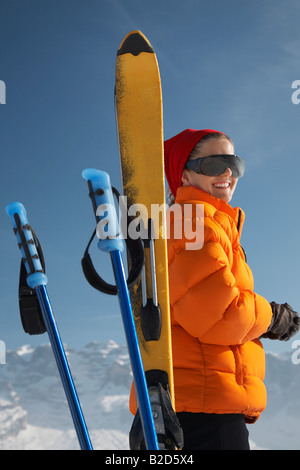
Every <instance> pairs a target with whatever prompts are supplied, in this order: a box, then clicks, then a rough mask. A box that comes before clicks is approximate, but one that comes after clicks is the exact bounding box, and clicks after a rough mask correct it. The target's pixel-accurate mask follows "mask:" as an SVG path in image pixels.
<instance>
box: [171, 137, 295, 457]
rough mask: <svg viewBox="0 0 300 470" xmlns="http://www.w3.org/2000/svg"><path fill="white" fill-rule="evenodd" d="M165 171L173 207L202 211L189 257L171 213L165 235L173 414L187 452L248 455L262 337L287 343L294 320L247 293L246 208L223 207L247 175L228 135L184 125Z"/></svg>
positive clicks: (260, 387)
mask: <svg viewBox="0 0 300 470" xmlns="http://www.w3.org/2000/svg"><path fill="white" fill-rule="evenodd" d="M165 170H166V176H167V180H168V183H169V186H170V190H171V192H172V194H173V195H174V196H175V203H176V204H179V205H181V206H184V205H186V204H191V205H193V206H195V207H194V209H196V207H197V206H198V205H201V206H203V213H204V242H203V245H202V246H201V247H200V248H197V247H196V248H195V249H194V250H190V251H188V250H187V249H186V248H185V242H186V240H185V238H184V235H183V236H182V238H181V239H178V238H175V237H172V233H173V225H174V224H175V218H173V219H172V217H170V238H169V239H168V259H169V291H170V314H171V325H172V347H173V365H174V385H175V408H176V412H177V416H178V418H179V421H180V423H181V426H182V428H183V433H184V449H186V450H248V449H249V443H248V430H247V428H246V423H254V422H255V421H256V420H257V419H258V417H259V416H260V414H261V412H262V411H263V410H264V409H265V406H266V390H265V386H264V383H263V380H264V374H265V366H264V364H265V358H264V351H263V347H262V343H261V342H260V340H259V338H260V337H261V336H264V337H268V338H272V339H283V338H285V339H287V338H290V337H291V336H293V335H294V334H295V333H296V332H297V331H298V329H299V317H298V315H297V313H296V312H293V310H292V309H291V308H289V306H288V304H284V305H281V306H279V305H278V304H275V303H274V302H272V303H271V304H270V303H269V302H268V301H267V300H266V299H265V298H264V297H262V296H260V295H258V294H257V293H255V292H254V290H253V286H254V282H253V276H252V272H251V270H250V268H249V266H248V265H247V262H246V256H245V253H244V250H243V248H242V247H241V245H240V238H241V233H242V227H243V223H244V212H243V211H242V210H241V209H240V208H238V207H236V208H233V207H231V206H230V205H229V202H230V201H231V198H232V195H233V193H234V191H235V188H236V185H237V182H238V178H240V177H241V176H242V175H243V173H244V162H243V160H242V159H241V158H240V157H237V156H236V155H234V146H233V142H232V141H231V139H230V138H229V137H228V136H226V135H225V134H223V133H221V132H218V131H214V130H211V129H205V130H200V131H197V130H193V129H186V130H185V131H183V132H181V133H180V134H178V135H177V136H175V137H173V138H171V139H169V140H167V141H166V142H165ZM170 210H171V209H170ZM195 212H196V211H194V213H195ZM172 224H173V225H172Z"/></svg>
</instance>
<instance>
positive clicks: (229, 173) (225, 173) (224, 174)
mask: <svg viewBox="0 0 300 470" xmlns="http://www.w3.org/2000/svg"><path fill="white" fill-rule="evenodd" d="M231 175H232V171H231V169H230V168H229V167H227V168H226V170H225V171H224V173H223V174H222V175H221V176H231Z"/></svg>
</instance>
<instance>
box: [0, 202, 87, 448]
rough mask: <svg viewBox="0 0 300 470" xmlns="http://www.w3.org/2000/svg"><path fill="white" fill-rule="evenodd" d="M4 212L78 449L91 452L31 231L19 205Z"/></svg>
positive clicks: (14, 205) (22, 207)
mask: <svg viewBox="0 0 300 470" xmlns="http://www.w3.org/2000/svg"><path fill="white" fill-rule="evenodd" d="M6 212H7V214H8V215H9V216H10V218H11V220H12V223H13V228H14V232H15V234H16V236H17V240H18V245H19V248H20V250H21V253H22V256H23V259H24V262H25V267H26V271H27V275H28V276H27V283H28V285H29V287H31V288H32V289H35V291H36V294H37V298H38V301H39V304H40V307H41V311H42V314H43V318H44V322H45V325H46V328H47V333H48V336H49V339H50V343H51V346H52V350H53V354H54V357H55V360H56V364H57V367H58V371H59V374H60V377H61V381H62V384H63V388H64V391H65V394H66V398H67V401H68V405H69V408H70V412H71V415H72V418H73V423H74V427H75V430H76V433H77V437H78V441H79V444H80V447H81V449H82V450H92V444H91V441H90V437H89V434H88V430H87V427H86V424H85V420H84V416H83V413H82V409H81V406H80V402H79V399H78V395H77V392H76V388H75V384H74V382H73V378H72V375H71V371H70V367H69V364H68V360H67V357H66V353H65V350H64V347H63V343H62V340H61V337H60V334H59V331H58V328H57V324H56V321H55V317H54V314H53V311H52V308H51V304H50V300H49V297H48V293H47V288H46V285H47V282H48V280H47V276H46V275H45V273H44V272H43V269H42V266H41V262H40V259H39V255H38V252H37V249H36V246H35V243H34V238H33V235H32V231H31V227H30V225H29V223H28V220H27V214H26V210H25V208H24V206H23V205H22V204H21V203H19V202H14V203H11V204H9V205H8V206H7V207H6Z"/></svg>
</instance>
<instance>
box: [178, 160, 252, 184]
mask: <svg viewBox="0 0 300 470" xmlns="http://www.w3.org/2000/svg"><path fill="white" fill-rule="evenodd" d="M212 158H214V159H216V162H217V161H218V162H220V164H222V166H223V165H224V171H225V169H226V168H227V167H229V168H230V169H231V170H234V171H235V170H236V171H237V173H238V177H239V178H240V177H242V176H243V174H244V172H245V161H244V160H243V159H242V158H241V157H238V156H237V155H229V154H218V155H209V156H207V157H202V158H201V157H200V158H196V159H195V160H189V161H187V162H186V164H185V168H189V169H191V170H193V171H195V172H196V173H200V174H206V173H205V172H203V171H202V170H201V166H202V165H203V164H205V161H206V163H207V159H209V160H211V159H212ZM221 162H222V163H221ZM225 164H226V165H225ZM225 166H226V168H225Z"/></svg>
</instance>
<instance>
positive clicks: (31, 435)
mask: <svg viewBox="0 0 300 470" xmlns="http://www.w3.org/2000/svg"><path fill="white" fill-rule="evenodd" d="M65 348H66V352H67V356H68V360H69V363H70V367H71V371H72V375H73V378H74V382H75V385H76V389H77V392H78V395H79V399H80V402H81V405H82V409H83V413H84V416H85V420H86V423H87V426H88V429H89V434H90V437H91V441H92V444H93V448H94V449H96V450H98V449H99V450H101V449H102V450H128V448H129V447H128V433H129V430H130V427H131V424H132V418H133V417H132V415H131V414H130V412H129V410H128V398H129V392H130V387H131V382H132V374H131V369H130V361H129V357H128V354H127V348H126V347H125V346H119V345H118V344H116V343H115V342H114V341H107V342H104V343H97V342H93V343H90V344H88V345H87V346H86V347H85V348H83V349H82V350H79V351H77V350H74V349H72V348H69V347H68V346H65ZM266 363H267V374H266V385H267V390H268V406H267V409H266V411H265V412H264V413H263V414H262V415H261V417H260V418H259V420H258V421H257V423H255V424H253V425H249V426H248V429H249V432H250V446H251V449H252V450H273V449H282V450H288V449H300V432H299V427H300V426H299V424H300V397H299V396H298V390H299V389H300V365H299V366H297V365H295V364H293V363H292V360H291V357H289V355H285V356H282V355H274V354H269V353H267V355H266ZM0 369H1V376H0V450H18V449H24V450H54V449H57V450H67V449H69V450H75V449H79V444H78V440H77V436H76V433H75V430H74V426H73V422H72V419H71V415H70V412H69V408H68V404H67V402H66V398H65V395H64V391H63V388H62V385H61V381H60V377H59V374H58V371H57V366H56V363H55V360H54V356H53V353H52V349H51V347H50V345H43V346H39V347H37V348H32V347H31V346H29V345H26V346H22V347H21V348H19V349H18V350H17V351H7V355H6V364H3V365H0Z"/></svg>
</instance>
